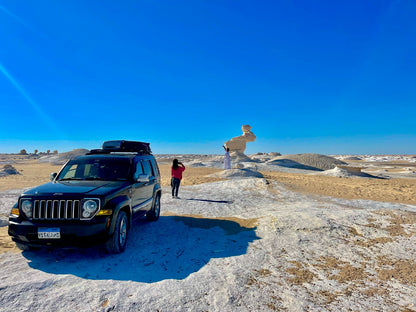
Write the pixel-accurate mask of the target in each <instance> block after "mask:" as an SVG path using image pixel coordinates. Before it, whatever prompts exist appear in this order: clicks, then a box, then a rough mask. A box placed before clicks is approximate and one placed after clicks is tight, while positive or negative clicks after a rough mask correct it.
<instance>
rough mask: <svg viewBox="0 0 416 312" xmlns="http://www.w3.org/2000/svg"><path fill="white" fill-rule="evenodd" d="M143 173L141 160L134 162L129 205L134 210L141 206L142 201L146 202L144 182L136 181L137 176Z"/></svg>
mask: <svg viewBox="0 0 416 312" xmlns="http://www.w3.org/2000/svg"><path fill="white" fill-rule="evenodd" d="M143 174H144V171H143V166H142V162H141V161H138V162H137V163H136V168H135V172H134V183H133V185H132V192H131V205H132V209H133V211H134V212H136V211H138V210H140V209H142V208H143V205H144V203H145V202H146V199H147V198H146V191H145V187H146V186H145V183H146V182H140V181H138V179H139V177H140V176H142V175H143Z"/></svg>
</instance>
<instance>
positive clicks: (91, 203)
mask: <svg viewBox="0 0 416 312" xmlns="http://www.w3.org/2000/svg"><path fill="white" fill-rule="evenodd" d="M98 210H100V200H99V199H98V198H86V199H84V200H83V201H82V205H81V220H89V219H91V218H93V217H94V216H95V214H96V213H97V212H98Z"/></svg>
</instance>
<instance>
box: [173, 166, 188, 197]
mask: <svg viewBox="0 0 416 312" xmlns="http://www.w3.org/2000/svg"><path fill="white" fill-rule="evenodd" d="M184 171H185V166H184V165H183V163H181V162H179V161H178V160H177V159H176V158H175V159H174V160H173V164H172V168H171V172H172V181H171V185H172V198H179V197H178V191H179V185H180V184H181V180H182V172H184Z"/></svg>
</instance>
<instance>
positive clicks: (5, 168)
mask: <svg viewBox="0 0 416 312" xmlns="http://www.w3.org/2000/svg"><path fill="white" fill-rule="evenodd" d="M11 174H20V173H19V171H17V170H16V169H15V168H14V167H13V166H12V165H4V166H3V169H2V170H1V171H0V177H5V176H8V175H11Z"/></svg>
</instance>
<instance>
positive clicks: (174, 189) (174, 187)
mask: <svg viewBox="0 0 416 312" xmlns="http://www.w3.org/2000/svg"><path fill="white" fill-rule="evenodd" d="M171 184H172V196H176V197H178V191H179V185H180V184H181V180H179V179H178V178H172V181H171Z"/></svg>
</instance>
